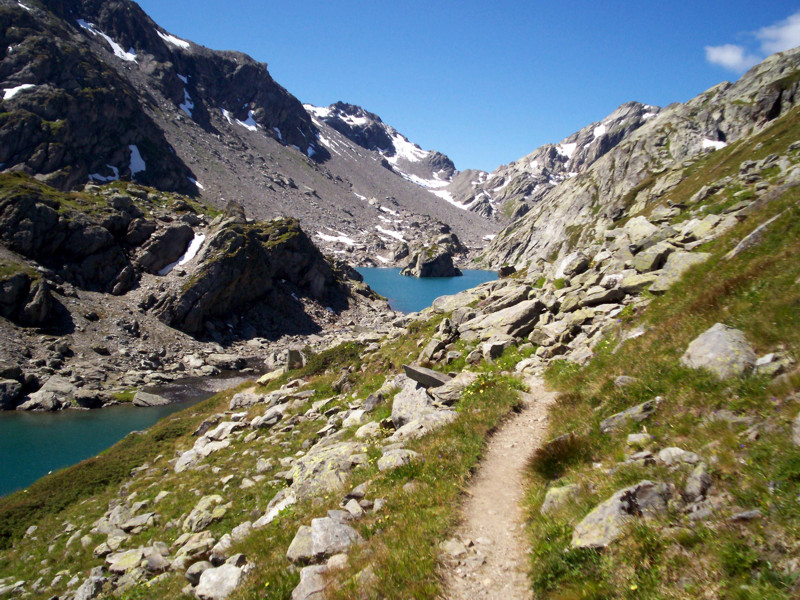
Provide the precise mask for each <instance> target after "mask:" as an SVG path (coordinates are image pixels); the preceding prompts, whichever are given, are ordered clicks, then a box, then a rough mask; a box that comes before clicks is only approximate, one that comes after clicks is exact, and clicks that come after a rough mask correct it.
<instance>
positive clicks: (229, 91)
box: [0, 0, 492, 264]
mask: <svg viewBox="0 0 800 600" xmlns="http://www.w3.org/2000/svg"><path fill="white" fill-rule="evenodd" d="M0 24H1V25H2V27H1V28H0V29H2V31H1V32H0V42H2V43H1V44H0V46H2V48H0V88H1V89H2V90H3V95H2V101H1V102H2V106H0V113H1V114H0V170H3V171H24V172H27V173H29V174H32V175H36V176H37V177H39V178H41V179H43V180H45V181H47V182H48V183H50V184H51V185H54V186H56V187H58V188H60V189H72V188H75V187H78V186H81V185H82V184H84V183H86V182H88V181H96V182H106V181H111V180H115V179H120V178H121V179H131V180H134V181H137V182H140V183H143V184H147V185H151V186H154V187H156V188H159V189H161V190H167V191H178V192H181V193H186V194H190V195H196V196H201V197H203V198H204V199H205V200H207V201H209V202H210V203H212V204H214V205H216V206H219V207H225V206H226V205H227V204H228V203H230V202H231V201H233V202H236V203H237V204H239V205H241V206H242V207H244V209H245V211H246V213H247V214H248V216H250V217H253V218H258V219H265V218H271V217H275V216H291V217H296V218H299V219H301V220H302V221H303V227H304V228H305V229H306V230H308V231H309V232H310V233H311V234H312V235H313V234H314V232H321V233H322V235H323V236H325V237H321V236H316V238H315V241H317V242H320V243H322V244H323V245H325V244H328V243H330V240H329V238H331V237H334V238H338V239H339V240H342V239H345V238H346V239H348V240H353V243H352V244H349V245H348V244H343V243H341V241H337V242H333V243H332V244H333V247H332V248H331V250H338V251H340V252H342V253H344V252H345V250H349V252H347V256H348V258H349V259H351V261H352V262H362V263H367V264H369V263H370V262H372V263H373V264H376V261H378V259H377V258H376V255H380V256H388V255H389V254H390V253H389V252H388V248H389V246H391V245H392V244H394V243H396V242H398V241H399V239H400V238H403V239H408V240H411V239H413V238H415V237H426V236H427V237H430V236H432V235H435V234H437V233H438V232H439V230H440V229H442V228H449V229H452V230H453V231H455V232H456V233H457V235H458V236H459V237H460V238H461V239H462V240H464V241H465V242H466V243H467V244H469V245H472V246H477V245H480V244H482V242H481V239H482V238H483V237H484V236H485V235H486V234H487V233H490V232H491V230H492V227H491V225H489V224H487V223H486V222H485V221H484V220H483V219H481V218H480V217H477V216H473V215H468V214H464V211H461V210H459V209H457V208H454V207H452V206H451V205H449V204H448V203H446V202H443V201H441V200H439V199H436V198H435V197H433V196H431V194H430V193H428V192H427V191H426V190H425V189H422V188H420V187H419V186H418V185H415V184H413V183H411V181H406V180H404V179H403V178H402V177H398V174H401V175H404V176H406V177H407V178H409V179H410V178H413V177H418V178H424V177H432V176H433V175H432V173H433V171H432V170H431V169H433V168H434V167H435V168H437V169H439V171H441V172H442V173H443V174H442V175H441V176H442V177H446V176H447V175H446V174H447V173H451V172H452V163H450V162H449V160H448V159H446V157H445V158H437V157H435V156H434V155H431V158H430V160H428V159H426V160H421V161H416V162H415V161H414V160H406V158H404V157H405V156H406V155H405V154H404V152H405V150H404V149H403V148H404V147H403V148H401V146H402V140H401V139H400V137H398V138H396V139H395V141H394V144H395V145H394V146H393V148H394V150H391V152H392V154H391V155H390V154H382V153H380V152H378V151H377V150H376V151H374V152H373V151H372V150H368V149H366V148H362V147H358V146H355V145H354V149H353V150H352V151H350V150H348V151H347V152H346V153H345V154H346V156H343V155H339V154H337V153H336V152H333V151H331V150H330V149H329V148H328V147H326V146H325V144H324V143H323V142H322V140H325V141H329V143H330V144H333V145H336V144H339V145H342V144H351V142H350V141H349V140H348V139H347V138H345V137H343V136H341V135H340V134H339V133H337V132H336V130H335V129H333V128H331V127H328V126H327V125H326V124H324V123H322V122H321V121H317V122H316V123H315V122H314V120H312V117H311V116H310V115H309V114H308V112H306V110H305V109H304V108H303V105H302V104H301V103H300V101H299V100H297V99H296V98H295V97H294V96H292V95H291V94H290V93H289V92H287V91H286V90H285V89H284V88H283V87H281V86H280V85H279V84H278V83H276V82H275V81H274V80H273V79H272V77H271V76H270V74H269V72H268V70H267V66H266V65H265V64H263V63H258V62H256V61H255V60H253V59H251V58H250V57H248V56H246V55H244V54H241V53H238V52H229V51H214V50H209V49H207V48H204V47H202V46H199V45H197V44H195V43H193V42H190V41H187V40H182V39H180V38H178V37H176V36H174V35H172V34H170V33H168V32H166V31H165V30H163V29H162V28H160V27H159V26H158V25H157V24H156V23H154V22H153V21H152V19H150V17H148V16H147V15H146V14H145V13H144V11H142V10H141V8H140V7H139V6H138V5H137V4H136V3H134V2H130V1H127V0H104V1H103V0H42V1H39V0H31V1H30V2H23V3H20V2H17V1H16V0H0ZM377 121H378V122H379V119H378V120H377ZM406 143H407V142H406ZM407 145H408V147H409V148H412V149H413V145H412V144H410V143H407ZM355 148H358V149H357V150H355ZM386 150H388V147H387V148H386ZM384 157H386V160H387V161H390V162H391V161H394V163H395V165H393V168H395V167H396V168H397V170H398V172H397V173H395V172H393V171H390V170H387V169H386V168H385V167H384V166H382V159H383V158H384ZM412 158H413V157H412ZM437 164H441V166H436V165H437ZM448 169H450V170H449V171H448ZM370 200H372V202H370ZM384 204H385V205H387V207H389V206H390V207H391V208H390V210H392V211H394V212H395V213H397V215H394V216H393V217H392V218H393V223H392V224H391V227H389V226H388V224H387V222H386V221H385V220H384V219H386V218H388V217H387V214H388V213H386V212H385V211H384V210H381V207H382V206H383V205H384ZM414 223H416V224H417V225H418V226H416V227H412V224H414ZM381 229H384V230H387V231H391V232H392V234H393V235H389V234H384V233H381ZM384 250H386V252H384ZM381 252H383V254H380V253H381ZM378 262H379V261H378Z"/></svg>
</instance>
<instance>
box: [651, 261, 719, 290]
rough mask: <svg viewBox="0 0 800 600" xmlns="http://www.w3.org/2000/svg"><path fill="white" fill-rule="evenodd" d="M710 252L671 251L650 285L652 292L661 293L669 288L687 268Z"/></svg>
mask: <svg viewBox="0 0 800 600" xmlns="http://www.w3.org/2000/svg"><path fill="white" fill-rule="evenodd" d="M709 258H711V254H709V253H708V252H683V251H677V252H673V253H672V254H670V255H669V258H667V262H666V264H664V268H663V269H661V270H660V271H658V279H656V281H655V283H653V285H651V286H650V291H651V292H652V293H654V294H661V293H664V292H666V291H667V290H668V289H669V288H671V287H672V286H673V285H674V284H675V283H677V281H678V280H679V279H680V278H681V276H682V275H683V274H684V272H686V271H687V270H688V269H690V268H692V267H693V266H695V265H699V264H701V263H704V262H705V261H707V260H708V259H709Z"/></svg>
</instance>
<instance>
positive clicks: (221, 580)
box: [194, 564, 243, 600]
mask: <svg viewBox="0 0 800 600" xmlns="http://www.w3.org/2000/svg"><path fill="white" fill-rule="evenodd" d="M242 577H243V574H242V569H240V568H239V567H237V566H235V565H229V564H224V565H221V566H219V567H215V568H211V569H206V570H205V571H203V574H202V575H200V581H199V583H198V584H197V588H196V589H195V591H194V593H195V596H197V598H199V600H225V598H227V597H228V596H230V595H231V594H232V593H233V591H234V590H235V589H236V588H237V587H238V586H239V584H240V583H241V581H242Z"/></svg>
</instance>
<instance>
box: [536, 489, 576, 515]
mask: <svg viewBox="0 0 800 600" xmlns="http://www.w3.org/2000/svg"><path fill="white" fill-rule="evenodd" d="M580 493H581V488H580V486H579V485H578V484H576V483H570V484H567V485H562V486H560V487H552V488H550V489H549V490H547V494H546V495H545V497H544V502H542V508H540V509H539V512H541V513H542V514H543V515H546V514H549V513H552V512H555V511H557V510H558V509H560V508H561V507H562V506H564V505H566V504H568V503H569V502H571V501H573V500H575V499H576V498H578V496H580Z"/></svg>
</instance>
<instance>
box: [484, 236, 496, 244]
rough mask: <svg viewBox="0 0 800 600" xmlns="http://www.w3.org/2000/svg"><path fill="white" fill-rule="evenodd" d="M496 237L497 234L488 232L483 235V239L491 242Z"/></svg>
mask: <svg viewBox="0 0 800 600" xmlns="http://www.w3.org/2000/svg"><path fill="white" fill-rule="evenodd" d="M495 237H497V236H495V235H494V234H488V235H485V236H483V239H484V240H486V241H487V242H491V241H492V240H493V239H494V238H495Z"/></svg>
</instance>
